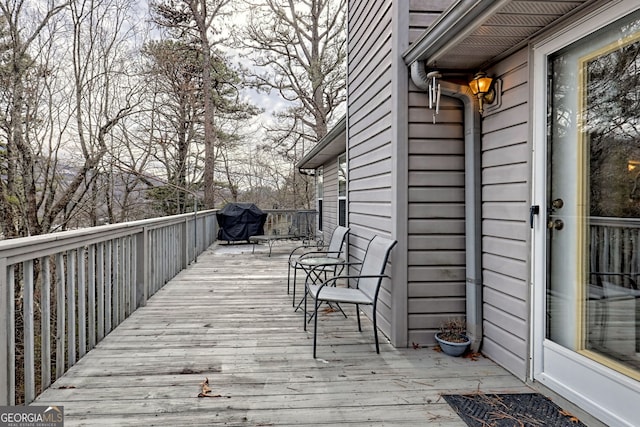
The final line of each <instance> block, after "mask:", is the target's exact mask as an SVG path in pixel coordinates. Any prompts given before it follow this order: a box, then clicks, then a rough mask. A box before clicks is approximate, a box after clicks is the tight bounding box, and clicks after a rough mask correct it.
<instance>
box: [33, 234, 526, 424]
mask: <svg viewBox="0 0 640 427" xmlns="http://www.w3.org/2000/svg"><path fill="white" fill-rule="evenodd" d="M291 247H292V246H291V244H288V243H284V242H279V243H277V244H276V245H275V246H274V248H273V254H272V256H271V257H268V256H267V251H268V248H265V247H260V248H257V249H256V253H255V254H252V253H251V252H252V245H247V244H245V245H224V244H223V245H218V246H213V247H211V248H210V249H209V250H207V251H206V252H204V253H203V254H202V255H201V256H200V257H199V259H198V262H197V263H196V264H192V265H191V266H190V267H189V268H187V269H186V270H184V271H182V272H181V273H180V274H178V276H177V277H175V278H174V279H173V280H171V281H170V282H169V283H168V284H167V285H166V286H165V287H164V288H162V289H161V290H160V291H158V292H157V293H156V294H155V295H154V296H153V297H152V298H150V299H149V301H148V303H147V305H146V306H145V307H142V308H140V309H138V310H137V311H136V312H134V313H133V314H132V315H131V316H130V317H129V318H128V319H126V320H125V321H124V322H123V323H122V324H121V325H120V326H118V327H117V328H116V329H115V330H114V331H113V332H112V333H111V334H109V335H108V336H107V337H106V338H105V339H104V340H103V341H102V342H100V343H99V344H98V345H97V347H96V348H95V349H93V350H92V351H90V352H89V353H88V354H87V355H86V356H85V357H84V358H83V359H82V360H80V362H78V363H77V364H76V365H75V366H74V367H72V368H71V369H70V370H69V371H68V372H67V373H66V374H65V375H64V376H63V377H62V378H60V379H59V380H58V381H56V382H55V383H54V384H53V385H52V386H51V387H50V388H49V389H48V390H47V391H45V392H44V393H43V394H42V395H40V396H39V398H38V399H37V400H36V401H35V402H34V404H35V405H62V406H64V412H65V425H66V426H72V425H92V426H95V425H108V426H121V425H171V426H182V425H217V424H221V425H222V424H224V425H261V426H264V425H277V426H282V425H296V426H300V425H322V424H326V425H342V424H349V425H371V424H376V425H416V426H418V425H440V426H464V425H465V424H464V422H462V421H461V420H460V419H459V418H458V417H457V415H456V414H455V413H454V412H453V410H452V409H451V408H450V407H449V405H448V404H447V403H446V402H445V401H444V399H442V398H441V397H440V394H441V393H445V392H446V393H450V392H478V391H480V392H486V393H500V392H530V391H531V389H530V388H528V387H527V386H525V385H524V384H523V383H522V382H521V381H519V380H518V379H516V378H515V377H513V376H512V375H511V374H509V373H508V372H507V371H505V370H504V369H502V368H501V367H499V366H497V365H496V364H495V363H493V362H491V361H490V360H488V359H486V358H483V357H479V358H478V360H471V359H465V358H451V357H448V356H446V355H443V354H441V353H438V352H435V351H434V350H433V348H419V349H413V348H408V349H395V348H393V347H392V346H391V345H390V344H388V343H387V342H386V341H385V340H384V339H383V340H382V342H381V352H380V354H379V355H377V354H376V353H375V344H374V343H373V334H372V331H371V327H372V326H371V323H370V322H366V321H365V322H363V332H362V333H359V332H358V330H357V325H356V320H355V313H354V312H353V309H351V311H347V314H349V315H350V316H349V319H344V318H343V317H342V315H341V314H340V313H322V314H321V317H320V318H319V320H320V322H319V336H318V359H316V360H314V359H313V357H312V354H311V353H312V348H311V347H312V333H311V329H309V331H308V332H304V331H303V328H302V314H301V313H300V312H297V313H294V312H293V309H292V307H291V299H290V297H289V296H288V295H287V293H286V287H287V283H286V281H287V271H286V265H287V254H288V250H289V249H290V248H291ZM207 378H208V381H209V387H210V388H211V392H210V393H207V394H208V395H209V397H198V395H199V393H200V392H201V391H202V386H201V383H202V382H203V381H204V380H205V379H207Z"/></svg>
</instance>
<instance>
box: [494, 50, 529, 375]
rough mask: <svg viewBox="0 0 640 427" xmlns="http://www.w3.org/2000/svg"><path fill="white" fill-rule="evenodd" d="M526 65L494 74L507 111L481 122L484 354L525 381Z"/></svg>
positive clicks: (499, 68) (519, 57) (520, 58)
mask: <svg viewBox="0 0 640 427" xmlns="http://www.w3.org/2000/svg"><path fill="white" fill-rule="evenodd" d="M527 59H528V56H527V50H526V49H523V50H521V51H519V52H517V53H516V54H514V55H512V56H511V57H509V58H507V59H506V60H504V61H502V62H501V63H499V64H497V65H496V66H495V67H494V68H493V69H491V70H489V71H490V73H491V74H492V75H494V76H496V77H500V78H501V79H502V80H503V92H502V105H501V107H500V108H499V109H497V110H496V111H495V112H492V111H488V112H487V114H486V115H485V117H484V119H483V121H482V133H483V137H482V201H483V203H482V230H483V236H482V267H483V284H484V287H483V292H484V294H483V302H484V305H483V311H484V323H483V326H484V342H483V347H482V350H483V352H484V353H485V354H486V355H487V356H489V357H490V358H492V359H493V360H495V361H496V362H498V363H500V364H501V365H503V366H504V367H506V368H507V369H509V370H510V371H512V372H513V373H514V374H516V375H518V376H519V377H521V378H524V377H525V376H526V374H527V354H528V342H529V341H528V339H529V338H528V336H529V335H528V333H529V332H528V331H529V328H528V324H529V305H528V299H529V297H528V286H527V282H528V277H529V270H530V265H529V250H530V249H529V248H530V242H529V236H530V229H529V226H528V223H527V221H528V212H529V204H530V203H529V199H530V197H529V192H530V186H531V183H530V176H531V171H530V161H531V148H530V144H529V141H528V135H529V124H528V120H529V104H528V102H527V99H528V97H529V85H528V76H529V69H528V61H527Z"/></svg>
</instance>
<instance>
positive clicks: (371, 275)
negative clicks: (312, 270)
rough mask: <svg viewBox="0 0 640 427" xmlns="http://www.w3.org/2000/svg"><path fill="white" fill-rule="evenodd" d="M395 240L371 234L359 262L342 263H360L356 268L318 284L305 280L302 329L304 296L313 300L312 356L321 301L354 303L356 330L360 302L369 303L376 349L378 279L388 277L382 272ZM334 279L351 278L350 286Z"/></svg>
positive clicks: (305, 326)
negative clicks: (342, 284) (356, 270)
mask: <svg viewBox="0 0 640 427" xmlns="http://www.w3.org/2000/svg"><path fill="white" fill-rule="evenodd" d="M396 243H397V241H396V240H391V239H387V238H384V237H380V236H375V237H374V238H373V239H371V241H370V242H369V245H368V246H367V250H366V252H365V254H364V258H363V260H362V263H347V264H345V266H354V265H359V266H360V272H359V273H358V274H354V275H349V274H347V275H338V276H334V277H330V278H329V279H327V280H325V281H324V282H322V283H321V284H319V285H317V284H314V283H313V281H311V280H307V281H306V282H305V294H304V314H305V316H304V330H305V331H306V330H307V298H311V299H312V300H313V314H312V317H313V357H314V359H315V357H316V341H317V338H316V337H317V331H318V308H319V307H320V305H321V304H322V303H324V302H327V303H334V304H337V305H338V306H339V305H340V304H355V306H356V313H357V316H358V330H359V331H360V332H362V324H361V322H360V306H361V305H371V306H373V310H372V311H373V333H374V336H375V341H376V353H380V345H379V344H378V324H377V317H376V309H377V304H378V294H379V292H380V285H381V284H382V279H384V278H385V277H387V278H388V277H389V276H387V275H385V274H384V270H385V268H386V266H387V261H388V260H389V255H390V254H391V250H392V249H393V247H394V246H395V245H396ZM337 281H346V283H349V282H351V281H353V284H354V287H341V286H336V283H337Z"/></svg>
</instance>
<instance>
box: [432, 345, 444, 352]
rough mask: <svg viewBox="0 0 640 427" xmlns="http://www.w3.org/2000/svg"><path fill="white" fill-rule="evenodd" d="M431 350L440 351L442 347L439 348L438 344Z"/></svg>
mask: <svg viewBox="0 0 640 427" xmlns="http://www.w3.org/2000/svg"><path fill="white" fill-rule="evenodd" d="M433 351H437V352H438V353H442V349H441V348H440V346H439V345H437V346H435V347H433Z"/></svg>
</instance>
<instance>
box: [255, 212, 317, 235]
mask: <svg viewBox="0 0 640 427" xmlns="http://www.w3.org/2000/svg"><path fill="white" fill-rule="evenodd" d="M264 212H266V213H267V214H268V215H267V221H266V222H265V224H264V234H265V235H274V234H275V235H278V234H281V235H285V234H289V235H291V234H293V235H296V236H300V237H303V238H307V239H308V238H314V237H315V236H316V214H317V212H316V211H315V210H293V209H264Z"/></svg>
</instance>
